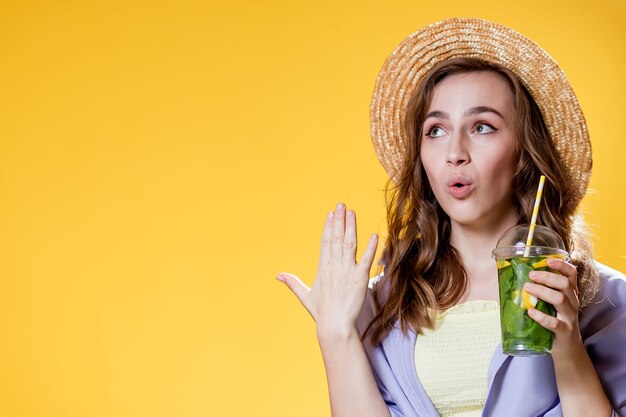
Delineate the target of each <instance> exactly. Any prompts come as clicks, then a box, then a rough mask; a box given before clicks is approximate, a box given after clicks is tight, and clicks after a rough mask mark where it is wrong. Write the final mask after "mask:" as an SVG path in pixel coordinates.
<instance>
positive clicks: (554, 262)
mask: <svg viewBox="0 0 626 417" xmlns="http://www.w3.org/2000/svg"><path fill="white" fill-rule="evenodd" d="M558 264H559V260H558V259H557V258H548V265H550V266H556V265H558Z"/></svg>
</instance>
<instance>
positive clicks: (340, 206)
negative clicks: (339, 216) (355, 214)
mask: <svg viewBox="0 0 626 417" xmlns="http://www.w3.org/2000/svg"><path fill="white" fill-rule="evenodd" d="M344 208H346V206H345V205H344V204H343V203H337V211H343V209H344Z"/></svg>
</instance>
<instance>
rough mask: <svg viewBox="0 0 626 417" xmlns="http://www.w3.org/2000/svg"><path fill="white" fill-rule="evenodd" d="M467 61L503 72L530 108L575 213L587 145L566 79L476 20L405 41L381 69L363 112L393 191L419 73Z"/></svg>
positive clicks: (587, 172)
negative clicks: (565, 179)
mask: <svg viewBox="0 0 626 417" xmlns="http://www.w3.org/2000/svg"><path fill="white" fill-rule="evenodd" d="M459 57H473V58H480V59H482V60H485V61H487V62H490V63H495V64H500V65H502V66H504V67H506V68H508V69H510V70H511V71H512V72H513V73H514V74H515V75H517V77H518V78H519V79H520V81H521V82H522V84H524V86H525V87H526V88H527V89H528V91H529V92H530V94H531V95H532V96H533V98H534V100H535V101H536V102H537V105H538V106H539V109H540V110H541V113H542V115H543V118H544V121H545V123H546V125H547V127H548V130H549V132H550V136H551V138H552V141H553V143H554V147H555V149H556V151H557V152H558V154H559V157H560V158H561V160H563V161H564V162H565V167H566V171H567V172H566V174H567V175H568V176H569V181H570V182H569V184H571V185H572V188H573V189H572V196H571V197H572V200H573V201H571V200H570V202H571V203H573V204H574V206H577V205H578V203H579V202H580V200H582V198H583V197H584V195H585V192H586V190H587V186H588V184H589V179H590V176H591V143H590V141H589V132H588V130H587V124H586V122H585V118H584V116H583V113H582V110H581V109H580V106H579V104H578V100H577V99H576V95H575V94H574V91H573V90H572V88H571V86H570V84H569V82H568V81H567V78H566V77H565V74H564V73H563V71H562V70H561V68H560V67H559V66H558V64H557V63H556V62H555V61H554V60H553V59H552V58H551V57H550V56H549V55H548V54H547V53H546V52H545V51H544V50H543V49H541V47H539V45H537V44H536V43H535V42H533V41H531V40H530V39H528V38H526V37H525V36H523V35H521V34H520V33H518V32H516V31H514V30H512V29H510V28H508V27H506V26H502V25H499V24H496V23H492V22H489V21H485V20H480V19H471V18H455V19H449V20H445V21H442V22H438V23H434V24H432V25H430V26H426V27H424V28H422V29H420V30H418V31H417V32H415V33H413V34H412V35H410V36H409V37H408V38H406V39H405V40H404V41H403V42H402V43H401V44H400V45H398V47H397V48H396V49H395V50H394V51H393V52H392V53H391V55H390V56H389V57H388V58H387V60H386V61H385V63H384V65H383V68H382V69H381V71H380V73H379V75H378V78H377V79H376V84H375V87H374V94H373V97H372V102H371V106H370V117H371V134H372V141H373V143H374V148H375V150H376V155H377V156H378V159H379V160H380V162H381V163H382V165H383V167H384V168H385V170H386V171H387V174H388V175H389V176H390V177H391V179H392V181H394V182H395V183H397V179H398V177H399V172H400V168H401V165H402V161H403V154H404V148H405V143H406V141H407V138H406V134H405V131H404V116H405V113H406V109H407V105H408V102H409V100H410V98H411V96H412V95H413V93H414V92H415V89H416V88H417V86H418V85H419V83H420V82H421V80H422V79H423V78H424V76H425V75H426V73H428V71H429V70H430V69H431V68H432V67H433V66H434V65H436V64H437V63H439V62H441V61H445V60H447V59H451V58H459Z"/></svg>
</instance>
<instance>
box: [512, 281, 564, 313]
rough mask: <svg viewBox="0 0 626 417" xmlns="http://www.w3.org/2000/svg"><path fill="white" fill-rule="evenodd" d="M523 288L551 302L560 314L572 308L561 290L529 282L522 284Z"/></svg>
mask: <svg viewBox="0 0 626 417" xmlns="http://www.w3.org/2000/svg"><path fill="white" fill-rule="evenodd" d="M524 289H525V290H526V291H528V293H530V294H531V295H534V296H535V297H537V298H539V299H540V300H543V301H545V302H546V303H550V304H552V305H553V306H554V308H555V309H556V311H558V312H559V313H561V314H568V313H570V312H571V311H572V310H573V307H572V306H571V305H570V303H569V300H568V299H567V297H565V295H564V294H563V293H562V292H561V291H557V290H555V289H552V288H549V287H546V286H545V285H540V284H532V283H530V282H527V283H526V284H524Z"/></svg>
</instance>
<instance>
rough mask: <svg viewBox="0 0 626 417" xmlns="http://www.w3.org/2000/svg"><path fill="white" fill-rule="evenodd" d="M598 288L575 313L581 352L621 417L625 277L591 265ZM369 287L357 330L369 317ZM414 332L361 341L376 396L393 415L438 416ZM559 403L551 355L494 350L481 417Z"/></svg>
mask: <svg viewBox="0 0 626 417" xmlns="http://www.w3.org/2000/svg"><path fill="white" fill-rule="evenodd" d="M596 267H597V269H598V271H599V272H600V277H601V278H600V290H599V291H598V293H597V295H596V296H595V297H594V299H593V301H592V302H591V303H590V304H589V305H588V306H586V307H585V308H584V309H583V310H582V311H581V312H580V315H579V324H580V329H581V335H582V338H583V341H584V344H585V347H586V348H587V353H588V354H589V357H590V358H591V361H592V362H593V364H594V366H595V369H596V372H597V373H598V376H599V377H600V380H601V382H602V385H603V386H604V391H605V392H606V394H607V397H608V398H609V400H610V401H611V404H612V405H613V417H618V416H620V417H626V277H624V275H623V274H621V273H620V272H618V271H615V270H614V269H611V268H609V267H607V266H604V265H601V264H599V263H596ZM373 311H374V303H373V297H372V292H371V289H370V290H368V295H367V298H366V300H365V304H364V307H363V310H362V312H361V316H360V317H359V321H358V329H359V331H360V332H362V331H364V329H365V327H366V326H367V324H368V323H369V320H370V319H371V318H372V317H373ZM415 338H416V334H415V333H414V332H410V333H409V334H408V335H407V336H405V335H403V334H402V331H401V330H400V328H399V326H397V325H396V327H395V328H394V329H393V330H392V331H391V333H389V335H388V336H387V337H386V338H385V339H384V340H383V342H382V343H381V344H380V345H378V346H375V347H372V346H370V344H369V343H365V351H366V353H367V356H368V358H369V361H370V365H371V367H372V370H373V373H374V377H375V378H376V382H377V384H378V388H379V390H380V393H381V394H382V397H383V399H384V400H385V402H386V403H387V405H388V407H389V411H391V415H392V416H393V417H438V416H439V414H438V413H437V410H436V409H435V407H434V406H433V403H432V402H431V400H430V398H429V397H428V395H427V394H426V392H425V391H424V388H423V387H422V385H421V383H420V381H419V379H418V377H417V373H416V371H415V363H414V346H415ZM562 415H563V413H562V411H561V404H560V401H559V395H558V392H557V387H556V379H555V374H554V365H553V363H552V357H551V356H549V355H548V356H543V357H536V358H523V357H512V356H507V355H505V354H503V353H502V346H501V345H500V346H498V348H496V351H495V352H494V353H493V355H492V357H491V362H490V365H489V369H488V386H487V398H486V402H485V407H484V409H483V413H482V416H483V417H501V416H507V417H509V416H510V417H537V416H545V417H560V416H562Z"/></svg>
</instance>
